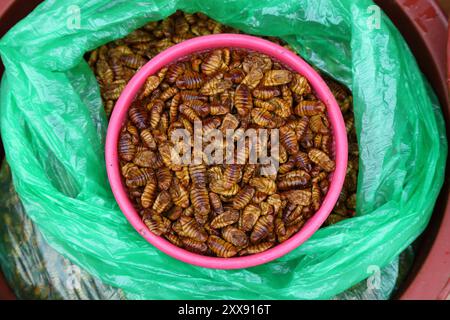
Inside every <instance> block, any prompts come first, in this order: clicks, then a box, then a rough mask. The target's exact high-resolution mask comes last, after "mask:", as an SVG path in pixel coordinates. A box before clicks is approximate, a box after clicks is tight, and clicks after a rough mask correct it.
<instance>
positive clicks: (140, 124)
mask: <svg viewBox="0 0 450 320" xmlns="http://www.w3.org/2000/svg"><path fill="white" fill-rule="evenodd" d="M128 116H129V117H130V120H131V122H133V124H134V125H135V126H136V127H137V128H138V129H139V130H144V129H145V128H146V127H147V117H148V115H147V112H146V111H145V110H144V109H143V108H142V107H139V106H132V107H131V108H130V111H129V112H128Z"/></svg>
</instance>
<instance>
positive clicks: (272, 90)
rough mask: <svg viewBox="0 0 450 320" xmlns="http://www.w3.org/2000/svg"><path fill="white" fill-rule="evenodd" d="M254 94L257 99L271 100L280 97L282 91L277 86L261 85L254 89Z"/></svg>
mask: <svg viewBox="0 0 450 320" xmlns="http://www.w3.org/2000/svg"><path fill="white" fill-rule="evenodd" d="M252 94H253V97H255V98H256V99H261V100H270V99H272V98H275V97H278V96H279V95H280V94H281V91H280V89H278V88H277V87H267V88H266V87H261V88H256V89H255V90H253V91H252Z"/></svg>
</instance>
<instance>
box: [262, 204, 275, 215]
mask: <svg viewBox="0 0 450 320" xmlns="http://www.w3.org/2000/svg"><path fill="white" fill-rule="evenodd" d="M259 207H260V208H261V215H262V216H266V215H272V214H273V213H274V209H273V207H272V206H271V205H270V204H269V203H267V202H264V201H263V202H261V203H260V204H259Z"/></svg>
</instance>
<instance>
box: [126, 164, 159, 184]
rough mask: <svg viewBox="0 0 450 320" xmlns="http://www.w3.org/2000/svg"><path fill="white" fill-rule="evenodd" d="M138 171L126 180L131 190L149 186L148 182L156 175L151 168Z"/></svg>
mask: <svg viewBox="0 0 450 320" xmlns="http://www.w3.org/2000/svg"><path fill="white" fill-rule="evenodd" d="M138 170H139V171H138V172H136V173H133V175H132V176H130V177H128V178H127V179H126V180H125V183H126V185H127V187H129V188H136V187H143V186H145V185H146V184H147V181H149V179H151V176H152V175H154V173H153V170H151V169H150V168H142V169H138Z"/></svg>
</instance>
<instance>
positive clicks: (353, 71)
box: [0, 0, 447, 299]
mask: <svg viewBox="0 0 450 320" xmlns="http://www.w3.org/2000/svg"><path fill="white" fill-rule="evenodd" d="M74 5H75V6H76V7H75V8H78V9H79V13H80V28H73V25H72V24H70V23H68V21H69V20H70V19H73V12H74V10H73V8H74V7H71V8H72V9H71V10H70V6H74ZM374 8H375V9H376V8H377V7H374V4H373V3H372V2H371V1H368V0H363V1H360V0H358V1H356V0H340V1H339V0H333V1H331V0H330V1H306V0H303V1H299V0H283V1H276V2H274V1H268V0H262V1H261V0H259V1H248V0H233V1H231V0H224V1H211V0H206V1H188V0H184V1H183V0H179V1H175V0H172V1H162V0H157V1H145V0H140V1H108V0H92V1H80V0H79V1H61V0H58V1H55V0H52V1H46V2H44V3H43V4H41V5H40V6H39V7H38V8H37V9H36V10H35V11H33V12H32V13H31V14H30V15H29V16H28V17H27V18H25V19H24V20H22V21H21V22H19V23H18V24H17V25H16V26H15V27H14V28H13V29H11V30H10V31H9V32H8V34H6V35H5V36H4V37H3V39H2V40H1V41H0V54H1V56H2V59H3V62H4V64H5V67H6V70H5V74H4V76H3V79H2V84H1V101H0V103H1V114H0V116H1V133H2V137H3V140H4V144H5V150H6V157H7V160H8V162H9V163H10V164H11V170H12V174H13V178H14V185H15V188H16V190H17V192H18V194H19V196H20V198H21V200H22V202H23V205H24V207H25V209H26V212H27V214H28V215H29V216H30V217H31V219H32V220H33V221H34V222H35V223H36V224H37V225H38V226H39V229H40V231H41V232H42V234H43V236H44V238H45V239H46V241H48V243H49V244H50V245H51V246H52V247H53V248H54V249H56V251H58V252H60V253H61V254H63V255H64V256H65V257H66V258H68V259H69V260H71V261H73V262H74V263H75V264H77V265H79V266H80V267H81V268H82V269H84V270H86V271H87V272H89V273H91V274H92V275H94V276H95V277H98V278H100V279H101V280H103V281H104V282H105V283H107V284H110V285H112V286H114V287H120V288H122V289H123V290H124V292H125V293H126V295H127V297H129V298H153V299H155V298H156V299H157V298H162V299H167V298H172V299H177V298H185V299H205V298H216V299H252V298H263V299H264V298H267V299H272V298H273V299H280V298H284V299H317V298H331V297H333V296H334V295H336V294H338V293H340V292H342V291H343V290H345V289H347V288H349V287H351V286H352V285H354V284H356V283H358V282H359V281H361V280H362V279H365V278H367V277H368V276H369V275H370V272H368V270H370V268H369V267H370V266H379V267H383V266H386V265H388V264H389V263H390V262H392V261H393V260H394V259H396V257H397V256H398V255H399V254H400V252H402V251H403V250H404V249H405V248H406V247H407V246H408V245H409V244H410V243H411V242H412V241H413V240H414V239H415V238H416V237H417V236H418V235H419V234H420V233H421V232H422V231H423V230H424V228H425V226H426V225H427V223H428V221H429V218H430V216H431V213H432V210H433V206H434V203H435V200H436V197H437V195H438V193H439V190H440V188H441V186H442V182H443V177H444V168H445V160H446V156H447V142H446V138H445V129H444V123H443V119H442V114H441V112H440V109H439V106H438V104H437V102H436V98H435V96H434V94H433V93H432V91H431V90H429V89H428V87H427V84H426V82H425V80H424V78H423V76H422V74H421V72H420V71H419V69H418V66H417V63H416V61H415V60H414V57H413V56H412V54H411V52H410V50H409V49H408V47H407V45H406V43H405V41H404V40H403V38H402V37H401V35H400V33H399V32H398V31H397V29H396V28H395V27H394V26H393V24H392V23H391V21H389V20H388V18H387V17H386V16H385V15H384V14H383V13H381V14H380V19H381V20H380V21H379V27H378V26H376V24H375V27H374V24H373V23H369V21H372V19H373V18H374ZM176 9H182V10H185V11H188V12H197V11H201V12H204V13H205V14H207V15H209V16H210V17H212V18H214V19H216V20H218V21H219V22H222V23H224V24H228V25H230V26H233V27H236V28H239V29H241V30H243V31H244V32H246V33H253V34H257V35H268V36H277V37H280V38H282V39H283V40H285V41H287V42H288V43H289V44H290V45H291V46H292V47H293V48H295V50H297V51H298V53H299V54H301V55H302V56H303V57H304V58H305V59H307V60H308V61H309V62H310V63H311V64H313V65H314V66H316V67H317V68H319V69H321V70H322V71H324V72H326V73H328V74H329V75H330V76H332V77H334V78H335V79H338V80H340V81H342V82H343V83H345V84H346V85H348V86H349V87H350V88H351V89H352V92H353V95H354V104H355V125H356V129H357V135H358V142H359V145H360V165H359V168H360V173H359V179H358V194H357V213H358V214H357V217H355V218H352V219H348V220H345V221H342V222H340V223H338V224H336V225H333V226H330V227H327V228H323V229H321V230H319V231H318V232H316V233H315V234H314V235H313V237H312V238H311V239H309V240H308V241H307V242H306V243H305V244H303V245H302V246H301V247H299V248H298V249H296V250H294V251H293V252H291V253H290V254H288V255H286V256H284V257H282V258H280V259H278V260H277V261H274V262H271V263H268V264H266V265H262V266H258V267H254V268H250V269H246V270H234V271H224V270H209V269H204V268H200V267H194V266H190V265H187V264H184V263H182V262H179V261H176V260H174V259H172V258H170V257H168V256H167V255H165V254H163V253H161V252H159V251H158V250H157V249H155V248H154V247H152V246H151V245H150V244H148V243H147V242H145V240H144V239H143V238H141V237H140V235H139V234H138V233H137V232H135V231H134V229H132V227H131V226H130V225H129V223H128V222H127V220H126V219H125V218H124V216H123V215H122V214H121V212H120V210H119V209H118V206H117V204H116V203H115V201H114V198H113V196H112V193H111V191H110V187H109V185H108V181H107V177H106V170H105V165H104V153H103V143H104V137H105V131H106V125H107V121H106V118H105V115H104V112H103V110H102V106H101V100H100V95H99V90H98V85H97V83H96V80H95V77H94V76H93V74H92V72H91V70H90V69H89V67H88V65H87V64H86V62H85V61H84V60H83V54H84V53H85V52H87V51H89V50H92V49H94V48H96V47H98V46H100V45H101V44H104V43H107V42H109V41H111V40H113V39H117V38H121V37H123V36H124V35H126V34H127V33H129V32H130V31H132V30H133V29H136V28H137V27H140V26H142V25H143V24H145V23H146V22H148V21H152V20H159V19H161V18H164V17H166V16H168V15H170V14H172V13H173V12H175V11H176ZM75 11H77V10H75ZM375 12H376V10H375ZM375 18H376V16H375Z"/></svg>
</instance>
